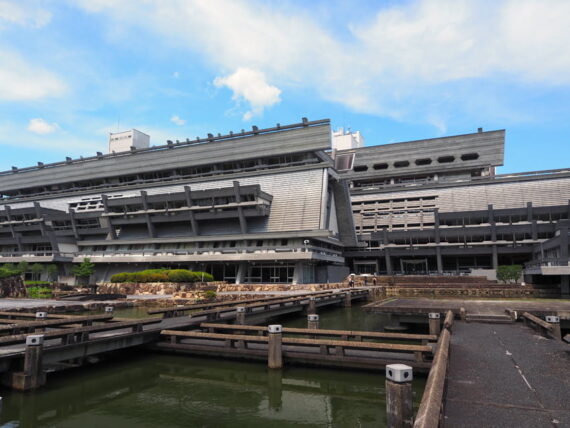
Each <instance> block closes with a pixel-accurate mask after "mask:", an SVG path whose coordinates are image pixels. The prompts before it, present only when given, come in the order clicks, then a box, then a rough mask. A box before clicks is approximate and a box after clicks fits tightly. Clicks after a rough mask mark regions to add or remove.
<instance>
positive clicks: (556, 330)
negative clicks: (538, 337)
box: [546, 315, 562, 340]
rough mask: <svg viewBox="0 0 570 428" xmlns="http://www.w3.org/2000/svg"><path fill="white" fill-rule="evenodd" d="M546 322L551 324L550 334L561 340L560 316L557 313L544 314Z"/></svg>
mask: <svg viewBox="0 0 570 428" xmlns="http://www.w3.org/2000/svg"><path fill="white" fill-rule="evenodd" d="M546 322H547V323H549V324H550V325H551V326H552V336H554V338H555V339H557V340H562V331H561V330H560V317H559V316H557V315H549V316H546Z"/></svg>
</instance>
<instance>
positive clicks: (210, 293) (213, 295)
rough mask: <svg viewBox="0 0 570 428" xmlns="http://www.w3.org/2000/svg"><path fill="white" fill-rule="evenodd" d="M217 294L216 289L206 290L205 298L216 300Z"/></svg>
mask: <svg viewBox="0 0 570 428" xmlns="http://www.w3.org/2000/svg"><path fill="white" fill-rule="evenodd" d="M216 296H217V294H216V292H215V291H214V290H208V291H206V292H204V298H205V299H208V300H214V299H215V298H216Z"/></svg>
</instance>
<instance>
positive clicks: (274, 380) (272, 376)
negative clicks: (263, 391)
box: [267, 370, 283, 410]
mask: <svg viewBox="0 0 570 428" xmlns="http://www.w3.org/2000/svg"><path fill="white" fill-rule="evenodd" d="M267 387H268V391H267V398H268V401H269V408H270V409H272V410H281V408H282V407H283V372H282V371H281V370H269V372H268V373H267Z"/></svg>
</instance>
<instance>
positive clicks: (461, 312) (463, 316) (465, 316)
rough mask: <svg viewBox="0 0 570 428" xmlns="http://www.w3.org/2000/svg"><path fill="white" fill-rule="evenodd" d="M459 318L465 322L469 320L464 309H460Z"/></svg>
mask: <svg viewBox="0 0 570 428" xmlns="http://www.w3.org/2000/svg"><path fill="white" fill-rule="evenodd" d="M459 318H461V321H465V320H466V319H467V311H466V310H465V308H464V307H461V308H459Z"/></svg>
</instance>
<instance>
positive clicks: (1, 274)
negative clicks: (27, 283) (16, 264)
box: [0, 265, 20, 279]
mask: <svg viewBox="0 0 570 428" xmlns="http://www.w3.org/2000/svg"><path fill="white" fill-rule="evenodd" d="M4 266H6V265H4ZM16 275H20V272H18V271H17V270H11V269H6V268H5V267H1V268H0V279H2V278H10V277H11V276H16Z"/></svg>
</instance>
